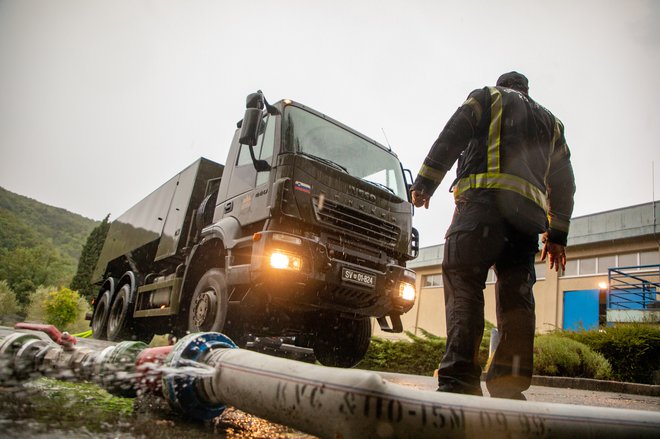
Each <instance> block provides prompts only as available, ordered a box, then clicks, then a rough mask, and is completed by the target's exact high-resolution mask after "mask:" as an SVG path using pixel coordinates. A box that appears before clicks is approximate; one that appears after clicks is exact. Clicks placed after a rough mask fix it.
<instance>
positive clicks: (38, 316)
mask: <svg viewBox="0 0 660 439" xmlns="http://www.w3.org/2000/svg"><path fill="white" fill-rule="evenodd" d="M56 290H57V288H55V287H52V286H47V287H45V286H40V287H39V288H37V290H36V291H34V292H32V293H30V294H29V296H28V297H29V303H28V305H27V317H26V318H25V319H26V320H27V321H29V322H38V323H46V308H45V304H46V299H47V298H48V293H50V292H51V291H56Z"/></svg>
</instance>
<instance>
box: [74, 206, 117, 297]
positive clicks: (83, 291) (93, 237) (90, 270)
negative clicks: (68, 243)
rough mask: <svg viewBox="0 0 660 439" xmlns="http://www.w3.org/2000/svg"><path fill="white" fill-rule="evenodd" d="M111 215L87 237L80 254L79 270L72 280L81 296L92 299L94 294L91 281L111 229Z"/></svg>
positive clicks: (75, 289)
mask: <svg viewBox="0 0 660 439" xmlns="http://www.w3.org/2000/svg"><path fill="white" fill-rule="evenodd" d="M109 217H110V214H108V215H107V216H106V217H105V218H104V219H103V221H102V222H101V224H99V225H98V226H96V227H95V228H94V230H92V231H91V233H90V234H89V236H88V237H87V241H86V242H85V245H84V247H83V249H82V253H81V254H80V259H79V260H78V271H77V272H76V275H75V276H74V277H73V280H72V281H71V289H72V290H74V291H78V293H79V294H80V295H81V296H84V297H85V298H87V299H91V298H92V297H93V295H94V287H93V286H92V285H91V284H90V281H91V280H92V275H93V274H94V269H95V268H96V263H97V262H98V260H99V256H100V255H101V249H103V243H104V242H105V238H106V236H107V235H108V229H110V223H109V222H108V218H109Z"/></svg>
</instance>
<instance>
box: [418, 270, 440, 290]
mask: <svg viewBox="0 0 660 439" xmlns="http://www.w3.org/2000/svg"><path fill="white" fill-rule="evenodd" d="M440 287H442V274H440V273H436V274H425V275H424V276H422V288H440Z"/></svg>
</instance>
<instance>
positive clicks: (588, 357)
mask: <svg viewBox="0 0 660 439" xmlns="http://www.w3.org/2000/svg"><path fill="white" fill-rule="evenodd" d="M534 374H536V375H547V376H567V377H575V378H595V379H601V380H604V379H610V378H612V366H611V365H610V363H609V362H608V361H607V360H606V359H605V357H603V356H602V355H601V354H599V353H597V352H594V351H593V350H592V349H591V348H590V347H589V346H587V345H585V344H583V343H580V342H578V341H575V340H571V339H570V338H566V337H561V336H559V335H555V334H549V335H541V336H537V337H536V339H535V340H534Z"/></svg>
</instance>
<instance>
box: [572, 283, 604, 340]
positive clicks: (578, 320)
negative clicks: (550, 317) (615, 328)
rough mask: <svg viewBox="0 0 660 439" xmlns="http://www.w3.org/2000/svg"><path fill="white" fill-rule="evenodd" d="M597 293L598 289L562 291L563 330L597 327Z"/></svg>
mask: <svg viewBox="0 0 660 439" xmlns="http://www.w3.org/2000/svg"><path fill="white" fill-rule="evenodd" d="M599 293H600V291H599V290H579V291H564V324H563V328H564V329H565V330H570V331H579V330H582V329H594V328H598V294H599Z"/></svg>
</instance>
